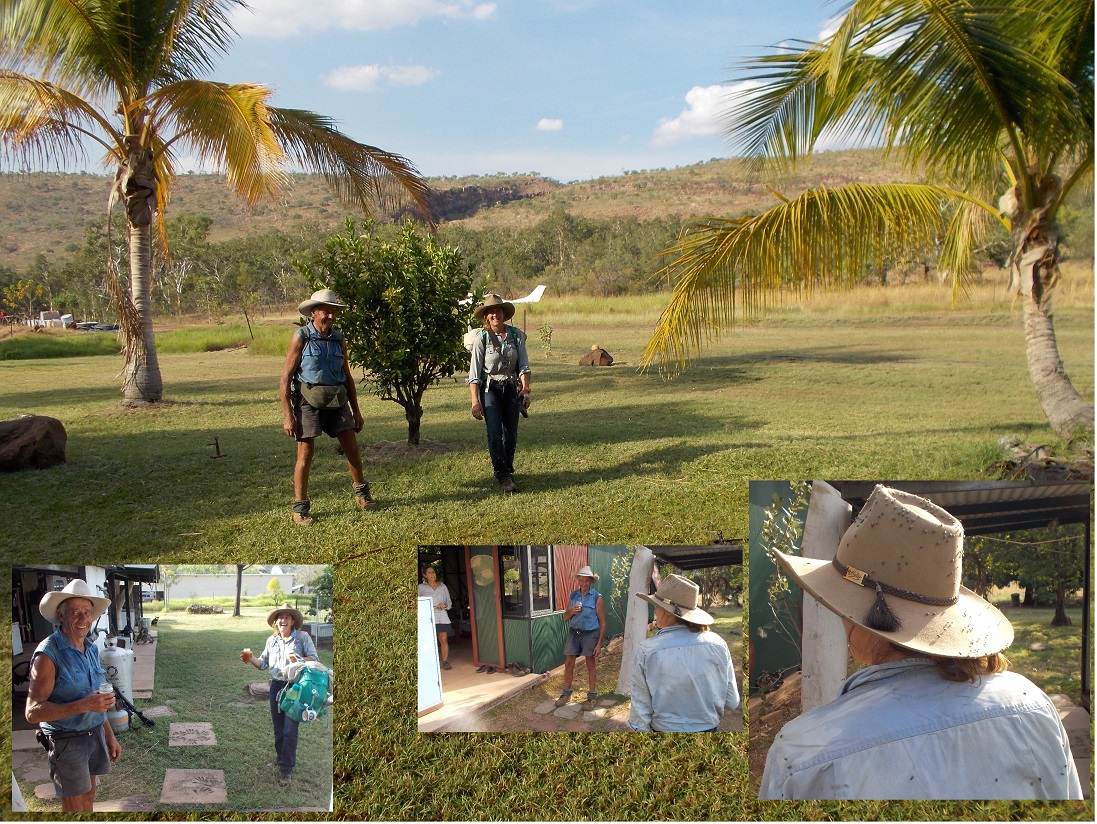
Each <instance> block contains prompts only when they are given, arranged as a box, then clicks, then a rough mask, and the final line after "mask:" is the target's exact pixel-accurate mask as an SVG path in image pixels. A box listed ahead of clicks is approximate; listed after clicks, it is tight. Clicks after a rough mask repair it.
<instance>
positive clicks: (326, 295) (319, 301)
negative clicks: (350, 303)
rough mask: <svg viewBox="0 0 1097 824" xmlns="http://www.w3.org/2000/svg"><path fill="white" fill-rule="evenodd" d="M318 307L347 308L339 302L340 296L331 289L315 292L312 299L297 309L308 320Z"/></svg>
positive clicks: (302, 303) (303, 302)
mask: <svg viewBox="0 0 1097 824" xmlns="http://www.w3.org/2000/svg"><path fill="white" fill-rule="evenodd" d="M317 306H330V307H331V308H332V309H346V308H347V305H346V304H345V303H343V302H342V301H341V300H339V296H338V295H337V294H335V292H333V291H331V289H320V290H319V291H316V292H313V293H312V297H311V298H309V299H308V300H306V301H302V302H301V304H300V305H299V306H298V307H297V311H298V312H300V313H301V314H302V315H304V316H305V317H306V318H307V317H309V316H310V315H311V314H312V310H313V309H315V308H316V307H317Z"/></svg>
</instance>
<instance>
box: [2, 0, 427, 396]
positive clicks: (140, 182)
mask: <svg viewBox="0 0 1097 824" xmlns="http://www.w3.org/2000/svg"><path fill="white" fill-rule="evenodd" d="M244 5H245V4H244V0H143V2H139V3H135V2H132V0H65V2H55V1H54V0H4V2H2V3H0V147H2V149H3V155H4V156H6V157H7V158H14V159H15V161H16V162H18V163H22V164H30V163H32V162H37V161H41V160H45V161H54V162H58V163H61V162H63V161H64V160H65V159H66V158H67V157H69V156H71V155H73V154H82V153H83V149H84V144H83V141H85V140H89V141H92V142H94V143H97V144H98V145H99V146H100V147H101V148H102V149H103V151H104V152H105V155H104V158H103V162H104V163H105V165H106V166H107V167H113V168H114V169H115V177H114V184H113V188H112V193H111V194H112V197H111V199H112V202H113V201H115V200H117V201H118V202H120V203H121V204H122V205H123V208H124V210H125V214H126V220H127V230H128V240H129V278H130V283H129V286H130V292H129V295H127V294H126V293H125V292H124V291H123V290H122V288H121V285H120V283H119V281H118V279H117V278H116V277H110V278H108V284H111V285H112V287H113V288H112V296H113V298H114V300H115V302H116V306H117V308H118V310H119V313H120V317H121V320H122V326H123V329H124V333H125V336H126V342H127V368H126V372H125V377H124V382H123V392H124V396H125V402H126V403H130V404H136V403H146V402H155V401H159V400H160V399H161V397H162V395H163V384H162V380H161V377H160V367H159V363H158V360H157V356H156V344H155V340H154V338H153V303H152V288H151V282H152V246H153V244H152V227H153V225H154V224H155V225H157V226H158V227H159V229H160V231H161V233H162V232H163V230H164V209H165V207H166V206H167V203H168V199H169V196H170V194H171V189H172V185H173V182H174V180H175V175H176V171H175V169H176V158H177V157H178V156H179V155H180V154H182V153H184V152H187V153H193V155H194V156H196V157H198V158H199V159H200V160H201V161H202V162H204V163H211V164H215V165H219V166H222V167H223V168H224V169H225V171H226V176H227V179H228V182H229V184H230V185H231V186H232V187H233V189H234V190H235V191H236V193H237V194H238V195H239V196H240V197H242V198H244V199H245V200H246V201H248V202H249V203H253V202H256V201H258V200H260V199H262V198H266V197H270V196H273V195H275V194H276V193H277V192H278V190H279V189H280V188H281V187H282V185H283V184H284V183H285V181H286V171H285V169H286V167H287V166H289V165H296V166H302V167H305V168H306V169H309V170H313V171H317V172H319V173H320V174H322V175H323V176H324V178H325V179H326V180H327V182H328V184H329V185H330V186H331V187H332V188H333V189H334V191H335V192H336V194H337V195H338V196H339V197H340V199H341V200H343V201H344V203H346V204H347V205H348V206H349V207H353V208H360V209H362V210H364V211H365V213H367V214H369V213H370V211H371V209H372V208H374V207H375V206H376V205H377V204H383V205H396V204H397V203H399V202H400V201H403V200H405V199H407V198H409V197H410V198H411V199H412V200H413V201H415V203H416V204H417V205H418V206H419V207H420V208H421V209H422V211H423V213H424V214H428V213H429V208H428V207H427V201H426V191H427V188H426V184H425V182H424V181H423V179H422V178H421V177H420V176H419V174H418V173H417V172H416V171H415V169H414V168H413V167H412V166H411V164H410V163H409V162H408V161H407V160H406V159H405V158H402V157H400V156H398V155H394V154H391V153H389V152H385V151H382V150H381V149H378V148H375V147H373V146H367V145H364V144H362V143H358V142H356V141H354V140H351V139H350V138H349V137H347V136H346V135H344V134H343V133H341V132H340V131H339V130H338V129H336V128H335V126H334V125H333V123H332V121H331V120H330V119H328V118H326V117H324V116H322V115H318V114H314V113H312V112H308V111H303V110H299V109H283V108H276V107H274V106H271V105H270V102H269V101H270V98H271V96H272V90H271V89H270V88H268V87H266V86H262V85H258V84H254V83H217V82H213V81H210V80H205V79H202V77H201V76H200V75H201V74H203V73H205V72H207V71H209V70H210V69H211V68H212V67H213V65H214V61H215V59H216V58H218V57H219V56H221V55H222V54H224V53H225V52H226V51H227V50H228V48H229V45H230V43H231V41H232V37H233V35H234V32H233V29H232V26H231V24H230V22H229V16H230V14H231V12H232V11H233V10H235V9H236V8H238V7H241V6H244Z"/></svg>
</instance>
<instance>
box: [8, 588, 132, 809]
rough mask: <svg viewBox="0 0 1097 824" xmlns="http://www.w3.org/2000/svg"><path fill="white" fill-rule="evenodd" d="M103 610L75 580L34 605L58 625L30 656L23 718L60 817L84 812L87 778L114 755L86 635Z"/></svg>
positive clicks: (108, 693)
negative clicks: (39, 744) (34, 734)
mask: <svg viewBox="0 0 1097 824" xmlns="http://www.w3.org/2000/svg"><path fill="white" fill-rule="evenodd" d="M109 606H110V601H109V600H108V599H107V598H101V597H99V596H96V595H93V594H92V592H91V588H90V587H89V586H88V585H87V583H86V582H85V581H82V580H80V579H79V578H76V579H74V580H72V581H69V582H68V584H66V586H65V588H64V589H62V590H60V591H59V592H47V593H46V595H45V596H44V597H43V598H42V601H41V603H39V605H38V611H39V612H40V613H42V617H43V618H45V619H46V620H47V621H50V622H51V623H59V624H60V625H61V626H60V627H59V628H58V629H56V630H54V632H53V634H52V635H50V636H49V637H48V638H47V639H46V640H45V641H43V642H42V643H41V644H39V645H38V648H37V649H35V651H34V655H33V656H32V658H31V668H30V687H29V688H28V692H27V709H26V719H27V721H28V722H30V723H32V724H38V726H39V728H40V729H41V731H42V732H43V733H44V734H45V735H46V736H47V738H48V743H49V769H50V778H51V779H52V780H53V785H54V788H55V789H56V790H57V795H58V797H59V798H60V799H61V810H62V811H63V812H91V811H92V809H93V807H92V805H93V804H94V802H95V777H96V776H97V775H106V774H108V773H109V772H110V765H111V763H112V762H114V761H117V760H118V759H119V758H120V757H121V755H122V748H121V747H120V746H119V745H118V741H117V740H116V739H115V737H114V732H113V731H112V730H111V726H110V721H108V720H107V716H106V713H107V711H108V710H111V709H114V691H113V690H110V689H101V687H102V686H103V685H105V684H107V678H106V673H104V672H103V668H102V667H101V666H100V665H99V650H98V648H97V647H96V646H95V642H94V641H93V640H92V639H91V638H89V637H88V636H89V634H90V633H91V632H92V628H93V627H94V626H95V622H96V621H98V620H99V617H100V616H101V615H102V614H103V613H104V612H106V611H107V608H108V607H109Z"/></svg>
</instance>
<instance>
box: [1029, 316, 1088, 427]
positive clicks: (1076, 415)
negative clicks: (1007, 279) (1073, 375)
mask: <svg viewBox="0 0 1097 824" xmlns="http://www.w3.org/2000/svg"><path fill="white" fill-rule="evenodd" d="M1022 300H1024V327H1025V354H1026V355H1027V357H1028V373H1029V378H1030V379H1031V380H1032V386H1033V388H1034V389H1035V390H1036V397H1037V399H1038V400H1039V401H1040V408H1041V409H1043V410H1044V415H1046V416H1047V419H1048V423H1050V424H1051V428H1052V429H1054V430H1055V433H1056V434H1057V435H1058V436H1059V437H1061V438H1063V439H1064V440H1070V439H1071V438H1072V437H1074V435H1076V434H1079V433H1081V432H1083V431H1086V430H1092V429H1093V405H1092V404H1089V403H1086V401H1085V400H1084V399H1083V398H1082V396H1081V395H1079V394H1078V390H1076V389H1075V388H1074V385H1073V384H1072V383H1071V382H1070V378H1069V377H1068V376H1067V373H1066V370H1065V369H1064V368H1063V361H1062V359H1061V358H1060V357H1059V347H1058V345H1057V344H1056V342H1055V327H1054V325H1053V324H1052V320H1051V316H1050V315H1048V314H1047V313H1046V312H1044V311H1043V310H1042V309H1041V308H1040V306H1039V304H1038V303H1037V302H1036V301H1035V300H1033V299H1032V298H1031V297H1027V296H1026V297H1024V298H1022Z"/></svg>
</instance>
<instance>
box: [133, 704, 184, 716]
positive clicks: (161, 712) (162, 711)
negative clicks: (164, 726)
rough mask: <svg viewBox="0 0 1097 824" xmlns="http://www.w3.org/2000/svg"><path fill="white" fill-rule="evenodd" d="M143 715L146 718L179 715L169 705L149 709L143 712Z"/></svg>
mask: <svg viewBox="0 0 1097 824" xmlns="http://www.w3.org/2000/svg"><path fill="white" fill-rule="evenodd" d="M141 714H142V715H144V716H145V717H146V718H167V717H168V716H169V715H177V714H178V713H176V712H175V710H173V709H172V708H171V707H169V706H168V705H167V704H161V705H160V706H158V707H149V708H148V709H147V710H141Z"/></svg>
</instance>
